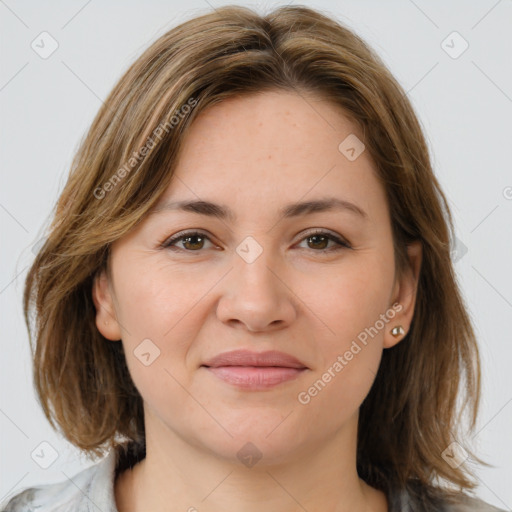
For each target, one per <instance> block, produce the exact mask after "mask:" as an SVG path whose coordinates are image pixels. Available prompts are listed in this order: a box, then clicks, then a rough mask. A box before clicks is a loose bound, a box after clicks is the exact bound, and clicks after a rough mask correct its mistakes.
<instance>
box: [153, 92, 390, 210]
mask: <svg viewBox="0 0 512 512" xmlns="http://www.w3.org/2000/svg"><path fill="white" fill-rule="evenodd" d="M347 140H349V141H355V142H356V144H357V142H358V141H359V143H360V146H359V147H356V149H358V151H359V150H360V149H361V147H363V148H364V146H363V141H362V136H361V134H360V133H358V132H357V129H356V127H355V125H354V123H353V122H352V121H351V120H349V119H348V118H347V117H346V116H345V115H344V113H343V110H342V109H341V108H340V107H338V106H337V105H334V104H333V103H331V102H328V101H326V100H325V99H322V98H321V97H316V96H312V95H310V94H308V95H307V96H302V95H299V94H296V93H293V92H285V91H266V92H264V93H258V94H252V95H246V96H238V97H234V98H229V99H227V100H224V101H222V102H220V103H218V104H215V105H213V106H210V107H208V108H206V109H205V110H204V111H203V112H201V113H200V115H199V116H198V117H197V118H196V119H195V121H194V122H193V123H192V125H191V126H190V128H189V131H188V132H187V134H186V137H185V139H184V141H183V146H182V151H181V153H180V158H179V160H178V162H177V166H176V169H175V175H174V177H173V179H172V182H171V184H170V186H169V187H168V189H167V190H166V191H165V193H164V194H163V196H162V197H161V199H160V201H159V202H158V203H157V205H156V206H155V208H154V209H161V208H162V207H163V206H164V205H167V206H168V205H169V203H172V202H176V201H187V202H190V201H198V200H199V201H204V199H205V198H208V199H209V201H207V202H215V203H222V204H225V205H227V204H231V205H232V209H230V211H229V212H224V213H227V215H225V216H229V214H230V213H236V210H248V209H251V208H252V212H253V215H254V212H258V211H259V212H260V213H261V212H262V209H263V210H267V209H277V208H280V210H281V213H284V210H283V205H284V203H287V205H288V206H291V204H292V203H298V202H299V201H301V200H302V201H303V202H304V201H308V200H313V199H315V200H316V199H320V198H321V197H323V198H325V197H327V196H330V197H331V198H332V196H334V198H335V199H336V198H337V199H339V200H340V201H345V203H348V202H350V203H352V204H355V205H356V208H352V210H354V211H355V210H357V209H359V210H371V208H370V206H371V203H376V202H377V203H378V201H379V200H380V201H385V198H384V191H383V190H382V188H381V185H380V183H379V182H378V180H377V178H376V176H375V170H374V166H373V163H372V160H371V158H370V156H369V154H368V152H367V151H366V150H362V152H361V153H360V154H359V155H358V156H357V157H356V158H355V159H349V158H347V155H346V153H344V151H343V150H344V149H346V147H345V146H346V144H345V142H344V141H347ZM340 145H341V146H340ZM352 145H353V142H352ZM212 198H217V199H218V200H216V201H210V199H212ZM209 208H210V209H211V205H210V206H209ZM349 209H350V208H349ZM218 213H220V212H218ZM370 213H371V212H370Z"/></svg>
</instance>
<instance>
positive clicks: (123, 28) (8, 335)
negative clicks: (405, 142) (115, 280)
mask: <svg viewBox="0 0 512 512" xmlns="http://www.w3.org/2000/svg"><path fill="white" fill-rule="evenodd" d="M226 3H229V2H226ZM234 3H236V2H234ZM290 3H294V2H293V1H292V2H290ZM222 4H223V3H222V2H213V1H210V0H190V1H189V2H188V3H187V7H186V8H185V7H184V6H183V3H181V2H178V1H176V0H160V1H157V0H151V1H145V2H142V1H134V0H132V1H127V0H123V1H122V2H121V1H109V2H99V1H97V0H96V1H95V0H89V1H86V0H72V1H70V0H67V1H55V0H53V1H46V2H44V3H43V2H36V1H20V0H18V1H15V0H5V1H0V38H1V52H2V53H1V75H0V105H1V115H0V123H1V129H2V133H1V149H2V158H1V162H2V175H1V182H0V223H1V255H0V257H1V262H0V263H1V265H0V311H1V327H2V331H1V332H2V336H1V359H0V379H1V381H0V390H1V396H0V432H1V440H0V501H1V500H2V499H3V498H4V497H5V496H6V495H7V494H12V493H14V492H15V491H17V490H19V489H21V488H24V487H26V486H29V485H34V484H42V483H50V482H56V481H61V480H65V479H66V478H67V477H71V476H73V474H75V473H76V472H78V471H79V470H81V469H82V468H85V467H87V466H89V465H90V464H91V462H88V461H87V460H86V459H85V457H84V456H81V454H80V453H79V452H78V450H76V449H75V448H73V446H71V445H70V444H69V443H67V442H65V441H64V440H63V439H62V438H61V436H60V435H59V434H58V433H56V432H54V431H53V430H52V428H51V427H50V425H49V424H48V422H47V421H46V419H45V418H44V416H43V414H42V412H41V409H40V406H39V404H38V402H37V400H36V398H35V394H34V390H33V385H32V376H31V371H32V370H31V359H30V350H29V344H28V335H27V332H26V329H25V325H24V323H23V317H22V307H21V298H22V289H23V282H24V278H25V275H26V271H27V268H28V266H29V265H30V263H31V261H32V260H33V257H34V254H33V251H32V248H33V245H34V244H35V243H37V241H38V240H39V238H40V237H41V235H42V233H43V229H44V227H45V226H46V224H47V222H48V216H49V214H50V212H51V209H52V208H53V205H54V203H55V201H56V199H57V197H58V195H59V193H60V191H61V190H62V187H63V185H64V182H65V178H66V175H67V173H68V169H69V166H70V163H71V159H72V156H73V154H74V152H75V150H76V149H77V145H78V143H79V141H80V140H81V138H82V137H83V136H84V134H85V133H86V130H87V129H88V127H89V125H90V123H91V122H92V120H93V117H94V116H95V115H96V112H97V110H98V109H99V107H100V106H101V103H102V100H103V99H105V98H106V96H107V94H108V93H109V91H110V90H111V88H112V87H113V86H114V84H115V83H116V82H117V80H118V79H119V78H120V76H121V74H122V73H123V72H124V70H126V69H127V67H128V66H129V65H130V64H131V63H132V62H133V61H134V60H135V59H136V58H137V57H138V56H139V55H140V53H141V52H142V50H143V49H145V48H146V47H147V46H148V45H149V44H150V43H151V42H153V41H154V40H155V39H156V38H157V37H159V36H160V35H162V34H163V33H164V32H166V31H167V30H169V29H170V28H172V27H173V26H175V25H177V24H179V23H180V22H182V21H184V20H186V19H189V18H190V17H193V16H195V15H198V14H202V13H205V12H208V11H210V10H211V9H213V8H215V7H219V6H220V5H222ZM238 4H243V5H247V6H249V7H254V8H256V9H257V10H258V11H259V12H261V13H264V12H267V11H269V10H270V9H271V8H273V7H276V6H278V5H283V4H281V3H277V2H275V3H274V2H265V3H264V2H261V3H259V4H258V3H249V2H247V3H246V2H238ZM302 5H307V6H310V7H313V8H318V9H321V10H324V11H327V12H329V13H331V14H332V15H333V16H334V17H336V18H337V19H338V20H339V21H341V22H342V23H344V24H346V25H347V26H349V27H351V28H352V29H353V30H355V31H356V32H357V33H358V34H359V35H361V36H362V37H363V38H364V39H365V40H366V41H367V42H368V43H369V44H370V45H371V46H372V47H373V48H375V49H376V51H377V52H378V53H379V54H380V56H381V57H382V58H383V60H384V62H385V63H386V64H387V65H388V66H389V68H390V69H391V71H392V72H393V73H394V75H395V76H396V77H397V79H398V81H399V82H400V83H401V84H402V86H403V87H404V89H405V90H406V91H407V94H408V97H409V98H410V100H411V101H412V103H413V105H414V107H415V109H416V111H417V113H418V116H419V118H420V121H421V123H422V125H423V127H424V129H425V132H426V135H427V138H428V143H429V147H430V151H431V154H432V158H433V163H434V167H435V172H436V173H437V176H438V177H439V180H440V182H441V185H442V186H443V188H444V191H445V192H446V194H447V196H448V198H449V201H450V205H451V207H452V210H453V214H454V216H455V221H456V229H457V251H456V253H455V254H454V258H455V260H456V271H457V274H458V278H459V280H460V284H461V286H462V289H463V292H464V295H465V299H466V301H467V305H468V308H469V309H470V311H471V316H472V318H473V321H474V324H475V327H476V331H477V335H478V339H479V343H480V349H481V355H482V364H483V368H482V369H483V402H482V407H481V415H480V420H479V428H478V429H477V433H476V435H475V436H474V439H473V440H472V442H473V445H474V446H476V447H477V449H478V450H479V452H478V453H479V455H480V456H481V457H483V458H484V459H485V460H486V461H488V462H489V463H490V464H492V465H493V466H494V467H490V468H481V467H480V468H478V470H477V475H478V479H479V482H480V486H479V488H478V490H477V494H478V495H479V496H480V497H481V498H482V499H484V500H486V501H488V502H490V503H492V504H494V505H496V506H498V507H501V508H506V509H507V510H510V509H511V507H512V486H511V485H510V482H511V481H512V478H511V477H512V438H511V433H512V428H511V426H512V373H511V371H510V368H511V363H512V348H511V346H512V343H511V342H512V340H511V335H510V329H511V324H512V322H511V320H512V272H511V270H510V264H511V263H510V262H511V261H512V259H511V257H510V256H511V254H512V236H511V231H512V230H511V219H512V170H511V163H510V162H511V159H512V158H511V157H512V144H511V139H512V128H511V123H510V119H511V116H512V67H511V66H512V60H511V57H510V56H511V55H512V30H511V28H512V1H511V0H501V1H496V0H489V1H487V0H486V1H473V2H468V1H463V0H458V1H452V2H441V1H426V0H415V1H412V0H393V1H386V2H379V1H366V2H362V1H356V0H353V1H310V2H306V3H303V4H302ZM42 32H47V33H48V34H49V36H48V35H41V33H42ZM454 32H456V33H455V34H454ZM43 37H44V38H46V39H45V41H46V44H45V45H44V47H45V51H50V50H51V49H52V47H51V45H52V44H54V45H55V44H58V47H57V49H56V50H55V51H54V52H53V53H52V54H51V55H49V56H45V55H41V53H42V52H43V50H42V48H41V46H42V44H41V43H39V48H38V47H37V42H38V41H40V39H41V38H43ZM53 40H55V41H56V43H53ZM33 41H35V42H34V43H33ZM34 47H35V48H38V50H37V51H36V49H35V48H34ZM43 57H46V58H43ZM432 321H433V322H435V321H436V319H435V318H433V319H432ZM41 443H46V444H42V445H41ZM52 450H55V453H54V452H53V451H52ZM37 453H45V457H46V460H43V461H38V459H37V457H36V456H35V455H34V454H37ZM53 455H55V456H56V459H55V460H52V458H54V457H52V456H53ZM50 463H51V464H50ZM41 464H42V465H47V464H50V465H49V467H47V468H44V467H41Z"/></svg>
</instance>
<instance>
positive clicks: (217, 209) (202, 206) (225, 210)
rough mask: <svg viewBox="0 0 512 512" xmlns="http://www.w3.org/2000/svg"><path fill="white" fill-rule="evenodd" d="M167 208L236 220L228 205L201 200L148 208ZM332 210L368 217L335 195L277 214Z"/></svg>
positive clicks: (292, 204)
mask: <svg viewBox="0 0 512 512" xmlns="http://www.w3.org/2000/svg"><path fill="white" fill-rule="evenodd" d="M169 210H171V211H185V212H191V213H197V214H199V215H207V216H210V217H216V218H218V219H220V220H229V221H231V222H234V221H235V220H236V215H235V213H234V212H233V211H232V210H231V209H230V208H229V207H227V206H223V205H220V204H216V203H212V202H210V201H202V200H197V201H166V202H163V203H162V204H160V205H157V206H155V207H153V208H152V209H151V210H150V214H155V213H159V212H162V211H169ZM332 210H339V211H346V212H349V213H353V214H355V215H357V216H358V217H361V218H362V219H364V220H368V219H369V217H368V214H367V213H366V212H365V211H364V210H363V209H361V208H360V207H359V206H357V205H355V204H354V203H351V202H349V201H346V200H344V199H339V198H337V197H327V198H323V199H317V200H312V201H303V202H297V203H291V204H288V205H286V206H284V207H283V208H281V210H280V211H279V216H281V217H284V218H285V219H289V218H292V217H299V216H303V215H307V214H311V213H317V212H325V211H332Z"/></svg>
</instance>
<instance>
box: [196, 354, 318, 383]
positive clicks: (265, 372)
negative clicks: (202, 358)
mask: <svg viewBox="0 0 512 512" xmlns="http://www.w3.org/2000/svg"><path fill="white" fill-rule="evenodd" d="M202 366H203V367H205V368H206V369H207V370H208V371H209V372H211V373H212V374H213V375H215V376H216V377H217V378H219V379H221V380H223V381H224V382H227V383H229V384H232V385H234V386H236V387H239V388H243V389H247V390H249V389H250V390H263V389H268V388H271V387H274V386H277V385H278V384H282V383H284V382H287V381H290V380H293V379H295V378H297V377H298V376H299V375H300V374H301V373H303V372H304V371H305V370H307V369H308V368H307V366H306V365H305V364H303V363H302V362H301V361H299V360H298V359H297V358H296V357H293V356H292V355H290V354H285V353H284V352H278V351H276V350H270V351H266V352H253V351H250V350H233V351H231V352H225V353H223V354H219V355H217V356H215V357H213V358H211V359H208V360H207V361H206V362H205V363H204V364H203V365H202Z"/></svg>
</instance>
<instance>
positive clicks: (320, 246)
mask: <svg viewBox="0 0 512 512" xmlns="http://www.w3.org/2000/svg"><path fill="white" fill-rule="evenodd" d="M205 241H208V242H209V243H210V244H211V243H212V242H211V240H210V237H209V236H208V235H206V234H205V233H203V232H201V231H182V232H180V233H177V234H176V235H174V236H172V237H170V238H168V239H166V240H165V241H164V242H163V243H162V244H161V247H162V248H164V249H172V250H175V249H183V250H185V251H187V252H199V251H200V250H201V249H204V248H205V247H204V244H205ZM302 241H306V242H307V243H308V245H309V247H307V248H309V249H312V250H314V251H315V252H324V253H326V252H330V251H337V250H340V249H350V248H351V246H350V244H349V243H348V242H347V241H345V240H343V239H342V238H340V237H338V236H337V235H334V234H333V233H330V232H328V231H324V230H321V229H317V230H314V231H312V232H310V233H308V234H307V236H306V237H305V238H302ZM329 242H333V243H334V244H335V245H334V246H331V247H328V244H329ZM178 243H182V244H183V245H182V247H179V246H177V244H178Z"/></svg>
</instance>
